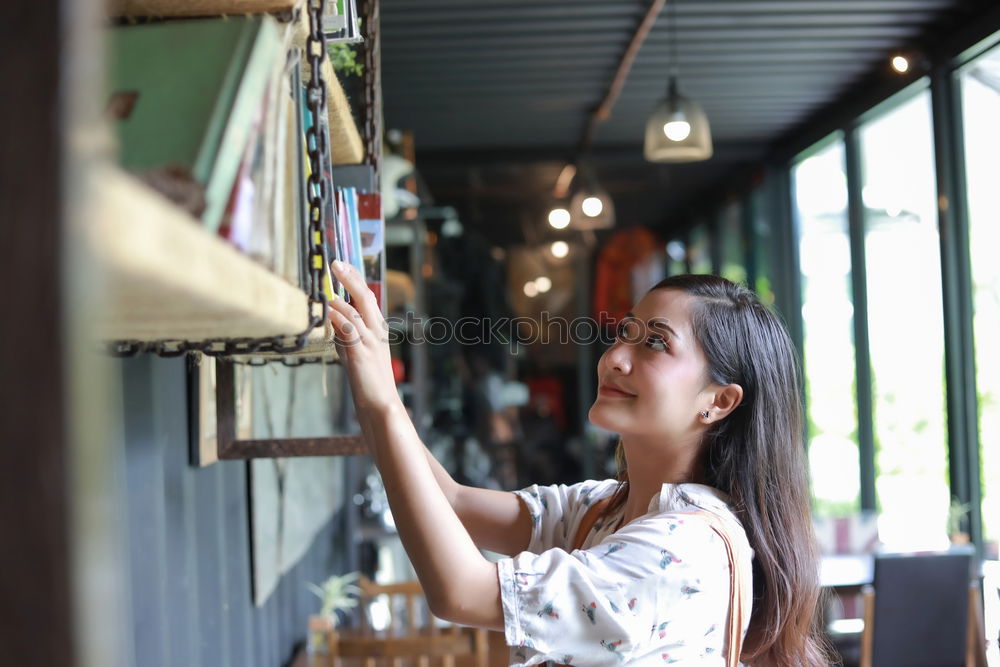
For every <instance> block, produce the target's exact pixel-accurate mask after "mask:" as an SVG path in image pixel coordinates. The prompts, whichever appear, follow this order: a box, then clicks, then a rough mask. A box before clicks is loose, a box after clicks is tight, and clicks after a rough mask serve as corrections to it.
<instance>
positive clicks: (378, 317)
mask: <svg viewBox="0 0 1000 667" xmlns="http://www.w3.org/2000/svg"><path fill="white" fill-rule="evenodd" d="M330 267H331V269H332V270H333V273H334V275H335V276H336V277H337V280H339V281H340V284H342V285H343V286H344V287H345V288H346V289H347V291H348V293H349V294H350V295H351V305H352V306H354V308H355V309H356V310H357V312H359V313H360V314H361V317H362V318H363V319H364V321H365V324H367V325H368V328H369V329H371V330H372V331H379V330H380V328H381V327H383V326H384V325H383V320H382V311H381V310H380V309H379V307H378V301H377V300H376V299H375V294H374V293H372V291H371V289H370V288H369V287H368V283H366V282H365V279H364V276H362V275H361V273H360V272H359V271H358V270H357V269H356V268H354V267H353V266H351V265H350V264H347V263H345V262H341V261H340V260H336V261H334V262H333V263H332V264H331V265H330Z"/></svg>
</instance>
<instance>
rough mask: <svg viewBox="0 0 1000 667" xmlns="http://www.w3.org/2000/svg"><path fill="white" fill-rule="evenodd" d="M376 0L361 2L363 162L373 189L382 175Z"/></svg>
mask: <svg viewBox="0 0 1000 667" xmlns="http://www.w3.org/2000/svg"><path fill="white" fill-rule="evenodd" d="M380 20H381V17H380V15H379V2H378V0H364V3H363V9H362V36H363V37H364V42H363V47H362V48H363V50H364V63H365V64H364V89H365V91H364V93H365V122H364V130H363V133H364V141H365V162H367V163H368V164H370V165H371V166H372V169H373V171H374V172H375V189H376V190H379V188H380V185H381V174H382V113H381V112H382V47H381V43H382V42H381V36H380V34H379V22H380Z"/></svg>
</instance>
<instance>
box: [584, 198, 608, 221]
mask: <svg viewBox="0 0 1000 667" xmlns="http://www.w3.org/2000/svg"><path fill="white" fill-rule="evenodd" d="M580 208H582V209H583V214H584V215H586V216H587V217H590V218H596V217H597V216H599V215H600V214H601V211H603V210H604V202H602V201H601V200H600V198H599V197H587V198H586V199H584V200H583V203H582V204H580Z"/></svg>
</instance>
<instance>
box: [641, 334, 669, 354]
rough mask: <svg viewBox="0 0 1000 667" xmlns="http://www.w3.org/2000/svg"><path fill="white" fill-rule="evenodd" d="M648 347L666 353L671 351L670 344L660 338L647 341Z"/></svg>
mask: <svg viewBox="0 0 1000 667" xmlns="http://www.w3.org/2000/svg"><path fill="white" fill-rule="evenodd" d="M646 346H647V347H649V348H651V349H653V350H657V351H662V352H666V351H668V350H670V343H668V342H667V341H666V339H664V338H662V337H660V336H650V337H649V338H647V339H646Z"/></svg>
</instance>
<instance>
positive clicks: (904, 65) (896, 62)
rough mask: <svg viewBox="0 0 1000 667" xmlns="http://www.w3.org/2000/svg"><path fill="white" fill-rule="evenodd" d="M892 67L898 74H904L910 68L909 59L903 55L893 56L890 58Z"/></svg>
mask: <svg viewBox="0 0 1000 667" xmlns="http://www.w3.org/2000/svg"><path fill="white" fill-rule="evenodd" d="M892 68H893V69H894V70H896V71H897V72H899V73H900V74H904V73H905V72H906V71H907V70H908V69H910V61H909V60H907V59H906V58H905V57H903V56H894V57H893V59H892Z"/></svg>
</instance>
